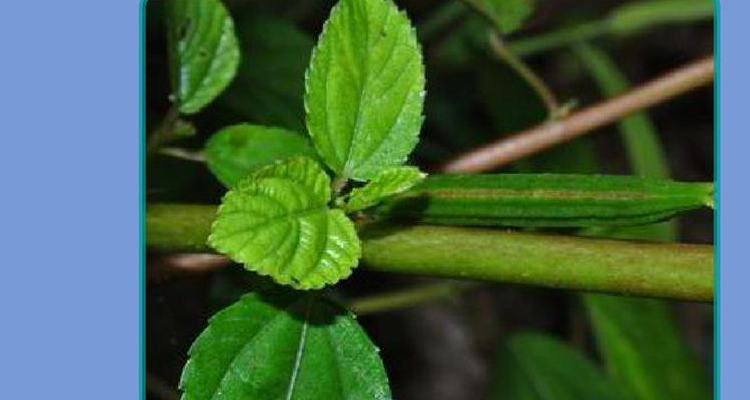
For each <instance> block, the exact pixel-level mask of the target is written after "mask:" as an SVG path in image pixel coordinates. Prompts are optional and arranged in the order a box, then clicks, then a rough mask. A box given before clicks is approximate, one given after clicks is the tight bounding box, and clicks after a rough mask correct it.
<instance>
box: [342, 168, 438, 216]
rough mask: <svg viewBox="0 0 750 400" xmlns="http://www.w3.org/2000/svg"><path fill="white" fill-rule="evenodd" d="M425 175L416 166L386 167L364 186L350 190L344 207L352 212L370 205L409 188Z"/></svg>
mask: <svg viewBox="0 0 750 400" xmlns="http://www.w3.org/2000/svg"><path fill="white" fill-rule="evenodd" d="M425 176H426V175H425V174H423V173H422V172H420V171H419V169H418V168H416V167H394V168H388V169H386V170H383V172H381V173H380V174H378V175H377V176H376V177H375V179H373V180H372V181H370V182H368V183H367V184H366V185H365V186H364V187H361V188H357V189H354V190H352V192H351V194H350V195H349V201H348V202H347V203H346V207H345V208H346V210H347V211H348V212H352V211H359V210H364V209H365V208H369V207H372V206H374V205H376V204H378V203H379V202H380V201H381V200H383V199H385V198H386V197H389V196H393V195H394V194H398V193H402V192H404V191H406V190H409V188H411V187H412V186H414V185H416V184H417V183H418V182H419V181H421V180H422V179H424V177H425Z"/></svg>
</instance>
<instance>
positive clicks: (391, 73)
mask: <svg viewBox="0 0 750 400" xmlns="http://www.w3.org/2000/svg"><path fill="white" fill-rule="evenodd" d="M305 87H306V93H305V109H306V111H307V119H306V121H307V127H308V131H309V133H310V136H311V137H312V141H313V144H314V145H315V148H316V149H317V150H318V152H319V153H320V155H321V157H322V158H323V160H325V162H326V163H327V164H328V166H329V167H331V169H333V170H334V171H335V172H336V173H337V174H340V175H341V176H343V177H345V178H354V179H357V180H367V179H372V178H374V177H375V176H376V175H377V174H378V173H379V172H380V171H381V170H382V169H383V168H387V167H393V166H398V165H401V164H403V163H404V162H405V161H406V157H407V156H408V155H409V153H411V151H412V150H413V149H414V146H415V145H416V142H417V136H418V135H419V130H420V128H421V126H422V121H423V116H422V107H423V102H424V87H425V77H424V65H423V63H422V54H421V49H420V47H419V44H418V43H417V38H416V34H415V31H414V28H412V26H411V24H410V22H409V19H408V18H407V16H406V15H405V14H404V13H403V12H400V11H399V10H398V9H397V8H396V6H395V5H394V4H393V2H392V1H391V0H341V1H340V2H339V3H338V4H337V5H336V6H335V7H334V8H333V10H332V11H331V16H330V18H329V19H328V21H327V22H326V24H325V26H324V28H323V33H322V34H321V36H320V39H319V41H318V44H317V46H316V48H315V50H314V51H313V55H312V59H311V61H310V67H309V69H308V71H307V75H306V79H305Z"/></svg>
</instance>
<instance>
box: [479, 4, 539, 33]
mask: <svg viewBox="0 0 750 400" xmlns="http://www.w3.org/2000/svg"><path fill="white" fill-rule="evenodd" d="M465 1H466V3H468V4H469V5H470V6H472V7H474V8H475V9H476V10H478V11H479V12H481V13H482V14H483V15H484V16H485V17H487V18H488V19H489V20H490V21H492V23H493V24H495V27H496V28H497V29H498V30H499V31H500V32H501V33H510V32H513V31H515V30H516V29H518V28H520V27H521V25H523V23H524V21H526V19H527V18H528V17H529V16H530V15H531V12H532V11H534V0H465Z"/></svg>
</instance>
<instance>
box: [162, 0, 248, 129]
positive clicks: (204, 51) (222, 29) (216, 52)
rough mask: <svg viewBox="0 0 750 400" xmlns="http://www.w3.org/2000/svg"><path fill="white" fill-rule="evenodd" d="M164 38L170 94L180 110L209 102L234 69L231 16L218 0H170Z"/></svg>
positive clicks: (191, 111)
mask: <svg viewBox="0 0 750 400" xmlns="http://www.w3.org/2000/svg"><path fill="white" fill-rule="evenodd" d="M167 38H168V46H169V59H170V70H171V71H170V78H171V82H172V96H173V97H174V101H175V102H176V103H177V105H178V107H179V110H180V112H181V113H183V114H194V113H196V112H198V111H200V110H201V109H202V108H203V107H205V106H206V105H208V104H209V103H211V102H212V101H213V100H214V99H215V98H216V96H218V95H219V94H220V93H221V92H222V91H223V90H224V89H225V88H226V87H227V85H229V82H230V81H231V80H232V78H234V75H235V73H236V72H237V65H238V63H239V59H240V54H239V49H238V46H237V37H236V36H235V33H234V24H233V22H232V18H231V17H230V16H229V14H228V13H227V10H226V9H225V8H224V5H223V4H221V2H220V1H218V0H171V1H170V2H169V9H168V12H167Z"/></svg>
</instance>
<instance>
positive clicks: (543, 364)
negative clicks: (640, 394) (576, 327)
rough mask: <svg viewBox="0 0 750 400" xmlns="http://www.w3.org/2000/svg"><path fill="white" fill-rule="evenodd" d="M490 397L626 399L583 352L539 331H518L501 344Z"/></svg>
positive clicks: (520, 399)
mask: <svg viewBox="0 0 750 400" xmlns="http://www.w3.org/2000/svg"><path fill="white" fill-rule="evenodd" d="M490 398H491V399H497V400H506V399H507V400H585V399H592V400H593V399H596V400H615V399H617V400H624V399H626V397H625V396H623V392H622V390H621V388H619V387H618V386H617V385H616V384H615V383H613V382H611V381H610V380H608V379H607V378H606V377H605V376H604V374H603V373H602V372H601V371H600V370H599V369H598V368H597V366H596V365H595V364H594V363H592V362H591V361H590V360H588V359H587V358H586V357H585V356H584V355H583V354H581V353H580V352H578V351H577V350H576V349H574V348H572V347H570V346H569V345H567V344H565V343H563V342H561V341H559V340H558V339H555V338H553V337H551V336H548V335H545V334H542V333H521V334H517V335H516V336H514V337H512V338H510V339H509V340H508V341H507V342H506V343H504V344H503V345H502V346H501V348H500V352H499V354H498V366H497V369H496V372H495V376H494V381H493V386H492V389H491V396H490Z"/></svg>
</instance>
